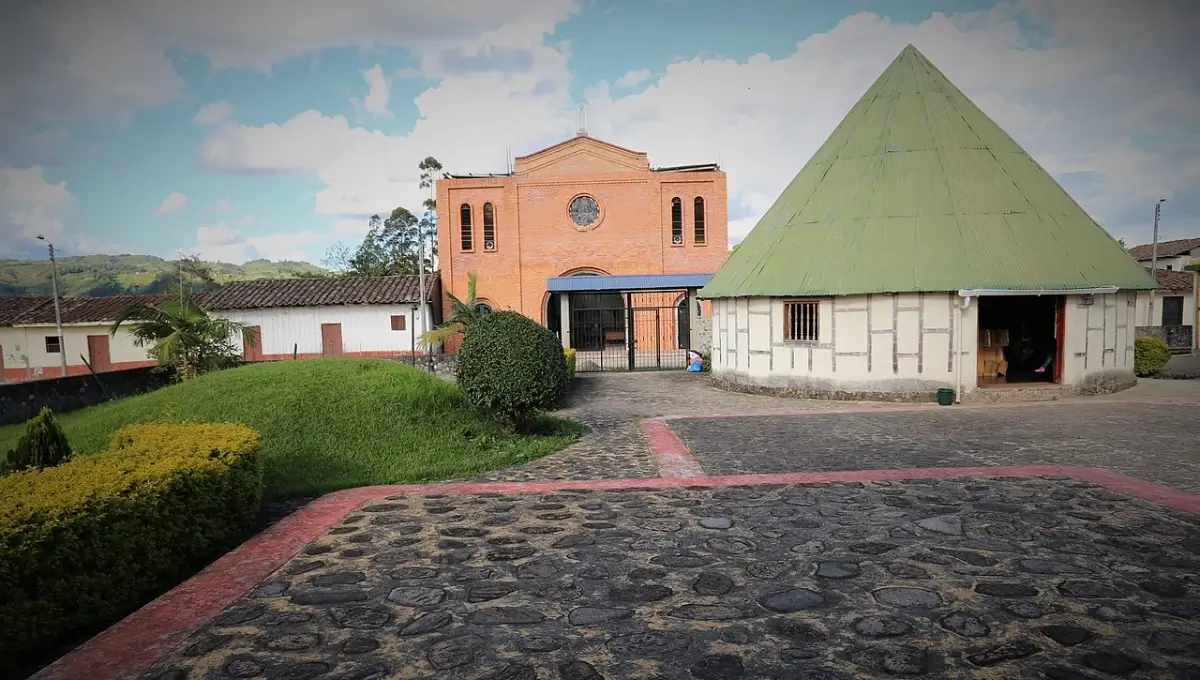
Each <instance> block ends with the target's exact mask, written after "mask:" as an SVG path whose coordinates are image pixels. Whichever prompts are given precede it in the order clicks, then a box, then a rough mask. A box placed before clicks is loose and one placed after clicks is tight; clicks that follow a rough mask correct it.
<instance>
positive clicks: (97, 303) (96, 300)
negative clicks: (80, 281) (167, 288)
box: [13, 295, 163, 325]
mask: <svg viewBox="0 0 1200 680" xmlns="http://www.w3.org/2000/svg"><path fill="white" fill-rule="evenodd" d="M162 299H163V296H162V295H113V296H109V297H65V298H61V299H60V300H59V311H60V312H61V314H62V322H63V323H68V324H69V323H100V322H104V321H112V320H113V319H115V318H117V315H118V314H120V313H121V312H122V311H124V310H125V309H127V308H129V307H131V306H133V305H135V304H154V303H156V302H159V301H160V300H162ZM13 322H14V323H17V324H21V325H44V324H53V323H54V299H53V298H44V302H43V303H42V304H40V305H38V306H36V307H31V308H29V309H27V310H26V311H25V312H24V313H22V314H19V315H18V316H16V317H15V318H14V320H13Z"/></svg>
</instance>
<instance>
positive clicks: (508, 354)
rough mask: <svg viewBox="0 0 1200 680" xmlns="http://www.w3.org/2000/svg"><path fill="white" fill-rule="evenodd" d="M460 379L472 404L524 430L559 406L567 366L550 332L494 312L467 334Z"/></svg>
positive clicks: (458, 369) (460, 351) (460, 355)
mask: <svg viewBox="0 0 1200 680" xmlns="http://www.w3.org/2000/svg"><path fill="white" fill-rule="evenodd" d="M457 360H458V365H457V366H456V375H455V377H456V378H457V380H458V387H459V389H460V390H462V393H463V395H464V396H465V397H466V398H467V401H468V402H470V403H471V405H472V406H475V407H476V408H478V409H481V410H483V411H486V412H488V413H491V414H492V415H494V416H496V417H497V418H499V419H500V420H503V421H505V422H507V423H509V424H512V425H517V426H521V425H524V424H527V423H528V421H529V420H530V419H532V418H533V417H534V416H536V415H537V414H538V412H540V411H544V410H549V409H552V408H554V407H555V406H557V405H558V403H559V401H560V400H561V399H562V398H563V395H564V394H565V393H566V389H567V360H566V356H565V354H564V353H563V347H562V344H561V343H560V342H559V340H558V337H557V336H555V335H554V333H552V332H551V331H550V329H548V328H546V327H545V326H542V325H541V324H539V323H537V322H536V321H534V320H533V319H530V318H529V317H526V316H522V315H521V314H518V313H516V312H509V311H504V312H492V313H491V314H487V315H484V316H483V317H482V318H480V319H479V320H478V321H476V322H475V323H473V324H471V326H470V327H469V328H467V332H466V334H465V335H464V337H463V342H462V345H461V346H460V347H459V349H458V357H457Z"/></svg>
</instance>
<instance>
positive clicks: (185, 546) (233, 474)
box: [0, 423, 262, 667]
mask: <svg viewBox="0 0 1200 680" xmlns="http://www.w3.org/2000/svg"><path fill="white" fill-rule="evenodd" d="M261 497H262V467H261V464H260V462H259V459H258V434H257V433H256V432H255V431H254V430H251V429H250V428H248V427H246V426H244V425H229V424H199V423H198V424H190V423H142V424H137V425H130V426H128V427H125V428H123V429H121V430H119V431H118V432H117V433H116V434H115V435H114V436H113V440H112V444H111V446H110V450H109V451H107V452H105V453H100V454H96V455H92V456H80V457H77V458H73V459H71V460H70V461H68V462H66V463H63V464H62V465H59V466H57V467H53V468H46V469H44V470H30V471H26V472H17V473H13V474H11V475H8V476H5V477H2V478H0V667H3V666H5V665H14V666H15V665H16V664H18V663H21V662H22V661H23V660H24V659H23V657H24V658H28V657H29V656H32V655H35V654H40V653H44V652H46V651H48V650H50V649H53V648H54V647H56V646H57V645H60V644H62V643H64V642H66V641H69V640H71V639H72V638H73V637H76V636H79V635H81V634H84V633H88V632H90V631H91V630H92V629H94V628H95V627H97V626H101V625H106V624H109V623H111V622H112V621H114V620H116V619H118V618H120V617H122V616H124V615H125V614H127V613H129V612H130V611H132V610H134V609H136V608H137V607H138V606H140V605H141V604H143V603H144V602H145V601H146V600H147V599H148V598H150V597H153V596H155V595H157V594H158V593H160V592H162V591H164V590H166V589H167V588H170V587H172V586H174V585H176V584H177V583H179V581H180V579H181V578H182V577H184V576H185V575H186V573H187V570H189V569H191V568H194V567H196V566H199V564H200V563H201V561H202V560H206V559H210V558H211V557H212V556H213V554H214V552H216V551H219V550H222V549H225V548H226V547H227V546H228V543H229V542H230V541H231V539H236V538H240V536H241V534H242V533H243V532H245V531H246V530H248V529H249V528H251V527H252V526H253V523H254V520H255V517H256V515H257V513H258V508H259V501H260V499H261Z"/></svg>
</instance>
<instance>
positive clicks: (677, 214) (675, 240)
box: [671, 196, 683, 246]
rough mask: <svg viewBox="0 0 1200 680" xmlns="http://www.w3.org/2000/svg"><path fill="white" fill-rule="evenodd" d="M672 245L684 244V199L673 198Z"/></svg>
mask: <svg viewBox="0 0 1200 680" xmlns="http://www.w3.org/2000/svg"><path fill="white" fill-rule="evenodd" d="M671 245H674V246H681V245H683V201H681V200H679V197H678V196H676V197H675V198H672V199H671Z"/></svg>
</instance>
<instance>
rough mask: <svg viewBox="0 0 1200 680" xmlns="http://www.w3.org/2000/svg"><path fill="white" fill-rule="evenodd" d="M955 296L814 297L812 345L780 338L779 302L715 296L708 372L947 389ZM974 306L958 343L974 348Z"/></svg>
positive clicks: (803, 386)
mask: <svg viewBox="0 0 1200 680" xmlns="http://www.w3.org/2000/svg"><path fill="white" fill-rule="evenodd" d="M958 300H959V298H958V297H957V295H955V294H953V293H924V294H916V293H913V294H897V295H860V296H849V297H839V298H833V299H823V300H820V301H819V310H818V315H819V328H818V341H817V342H816V343H793V342H787V341H785V340H784V325H783V324H784V319H783V304H784V301H783V300H779V299H770V298H740V299H719V300H714V301H713V357H714V358H713V373H714V376H715V377H718V378H727V379H732V380H736V381H739V382H747V383H751V384H756V385H762V386H767V387H779V388H788V389H796V390H814V391H818V390H820V391H829V390H833V391H852V392H908V391H928V390H930V389H936V388H938V387H953V386H954V384H955V376H956V366H955V364H954V361H953V357H952V353H953V348H954V347H956V346H959V344H958V343H959V342H960V338H959V337H958V328H957V324H958V323H959V319H958V313H957V312H956V310H955V307H954V305H956V304H957V303H958ZM974 310H975V306H974V305H972V306H971V307H970V308H969V309H968V310H967V311H966V312H965V313H964V314H963V318H964V320H965V323H966V325H965V326H963V328H962V331H963V332H962V337H961V343H962V344H961V346H962V347H966V348H972V347H974V343H975V338H976V335H977V333H976V331H975V325H976V323H975V312H974ZM964 357H965V364H964V376H963V383H964V388H965V389H972V388H973V386H974V383H975V369H974V363H975V359H974V350H972V349H968V350H967V352H966V353H965V355H964Z"/></svg>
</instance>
